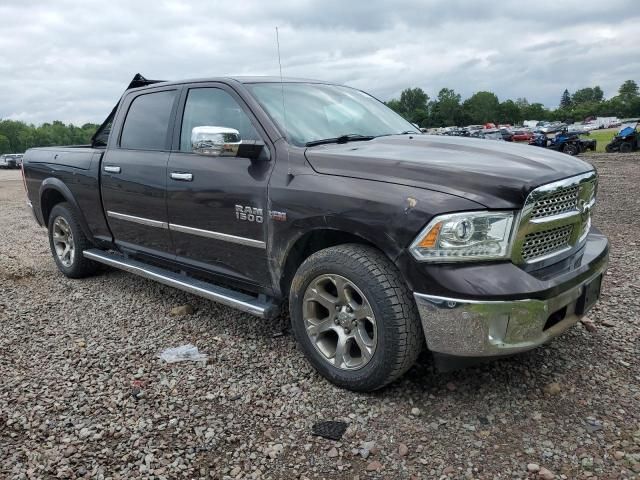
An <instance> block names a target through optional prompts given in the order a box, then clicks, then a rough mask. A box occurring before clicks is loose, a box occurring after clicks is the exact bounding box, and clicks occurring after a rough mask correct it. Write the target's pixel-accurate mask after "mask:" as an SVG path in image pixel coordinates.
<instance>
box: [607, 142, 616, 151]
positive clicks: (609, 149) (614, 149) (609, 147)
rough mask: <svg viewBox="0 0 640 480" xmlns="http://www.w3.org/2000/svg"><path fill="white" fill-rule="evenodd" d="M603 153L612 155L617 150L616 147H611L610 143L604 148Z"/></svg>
mask: <svg viewBox="0 0 640 480" xmlns="http://www.w3.org/2000/svg"><path fill="white" fill-rule="evenodd" d="M604 150H605V152H607V153H613V152H615V151H616V150H617V149H616V147H614V146H613V144H612V143H610V144H608V145H607V146H606V147H604Z"/></svg>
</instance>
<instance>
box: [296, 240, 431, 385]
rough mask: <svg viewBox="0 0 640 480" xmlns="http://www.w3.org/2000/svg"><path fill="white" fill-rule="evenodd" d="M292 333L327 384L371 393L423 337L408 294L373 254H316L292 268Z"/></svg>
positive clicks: (362, 250) (398, 370)
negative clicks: (329, 382)
mask: <svg viewBox="0 0 640 480" xmlns="http://www.w3.org/2000/svg"><path fill="white" fill-rule="evenodd" d="M289 308H290V312H291V322H292V329H293V332H294V334H295V337H296V340H297V341H298V343H299V345H300V346H301V347H302V351H303V352H304V354H305V356H306V357H307V359H308V360H309V362H310V363H311V364H312V365H313V366H314V367H315V368H316V370H318V372H320V374H321V375H323V376H324V377H326V378H327V379H329V380H330V381H331V382H333V383H335V384H337V385H339V386H341V387H344V388H348V389H350V390H356V391H372V390H376V389H379V388H381V387H383V386H385V385H386V384H388V383H389V382H391V381H393V380H395V379H396V378H398V377H400V376H401V375H402V374H403V373H405V372H406V371H407V370H408V369H409V368H410V367H411V366H412V365H413V363H414V362H415V360H416V358H417V357H418V355H419V353H420V351H421V349H422V345H423V334H422V331H421V326H420V321H419V320H418V314H417V311H416V306H415V302H414V300H413V298H412V297H411V293H410V292H409V290H408V289H407V287H406V285H405V284H404V281H403V280H402V278H401V277H400V274H399V272H398V271H397V269H396V268H395V266H394V265H393V264H392V263H391V262H390V261H389V260H388V259H387V258H386V257H385V256H384V255H383V254H382V253H381V252H379V251H378V250H376V249H374V248H371V247H367V246H362V245H355V244H348V245H339V246H336V247H331V248H327V249H324V250H321V251H319V252H317V253H315V254H313V255H312V256H310V257H309V258H308V259H307V260H305V261H304V262H303V264H302V265H301V266H300V268H299V269H298V272H297V273H296V276H295V278H294V280H293V282H292V285H291V294H290V300H289Z"/></svg>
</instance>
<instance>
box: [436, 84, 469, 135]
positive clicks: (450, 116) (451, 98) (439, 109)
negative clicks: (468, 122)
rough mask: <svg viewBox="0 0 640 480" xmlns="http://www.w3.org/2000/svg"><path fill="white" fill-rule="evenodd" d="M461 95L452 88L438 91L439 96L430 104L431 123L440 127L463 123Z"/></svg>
mask: <svg viewBox="0 0 640 480" xmlns="http://www.w3.org/2000/svg"><path fill="white" fill-rule="evenodd" d="M461 98H462V97H461V96H460V94H459V93H456V92H455V91H454V90H452V89H450V88H443V89H441V90H440V91H439V92H438V98H437V99H436V100H435V101H433V102H431V104H430V108H429V110H430V120H431V125H434V126H439V127H450V126H454V125H456V126H458V125H461V123H462V121H461V120H462V118H461V117H462V105H461V104H460V100H461Z"/></svg>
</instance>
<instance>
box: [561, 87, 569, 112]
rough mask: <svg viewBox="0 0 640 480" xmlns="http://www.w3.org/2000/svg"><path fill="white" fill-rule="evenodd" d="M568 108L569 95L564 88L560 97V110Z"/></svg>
mask: <svg viewBox="0 0 640 480" xmlns="http://www.w3.org/2000/svg"><path fill="white" fill-rule="evenodd" d="M569 107H571V94H569V90H567V89H566V88H565V89H564V92H562V97H561V98H560V108H569Z"/></svg>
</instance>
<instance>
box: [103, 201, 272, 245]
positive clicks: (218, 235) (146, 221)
mask: <svg viewBox="0 0 640 480" xmlns="http://www.w3.org/2000/svg"><path fill="white" fill-rule="evenodd" d="M107 215H108V216H109V217H111V218H116V219H118V220H125V221H127V222H133V223H138V224H140V225H146V226H147V227H156V228H164V229H169V230H171V231H174V232H180V233H188V234H191V235H198V236H200V237H206V238H212V239H214V240H222V241H223V242H231V243H237V244H238V245H245V246H247V247H256V248H262V249H265V248H267V244H266V243H265V242H263V241H262V240H255V239H253V238H247V237H238V236H236V235H229V234H228V233H222V232H214V231H212V230H203V229H201V228H194V227H188V226H186V225H177V224H175V223H166V222H161V221H159V220H153V219H151V218H143V217H136V216H134V215H127V214H125V213H118V212H113V211H111V210H109V211H107Z"/></svg>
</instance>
